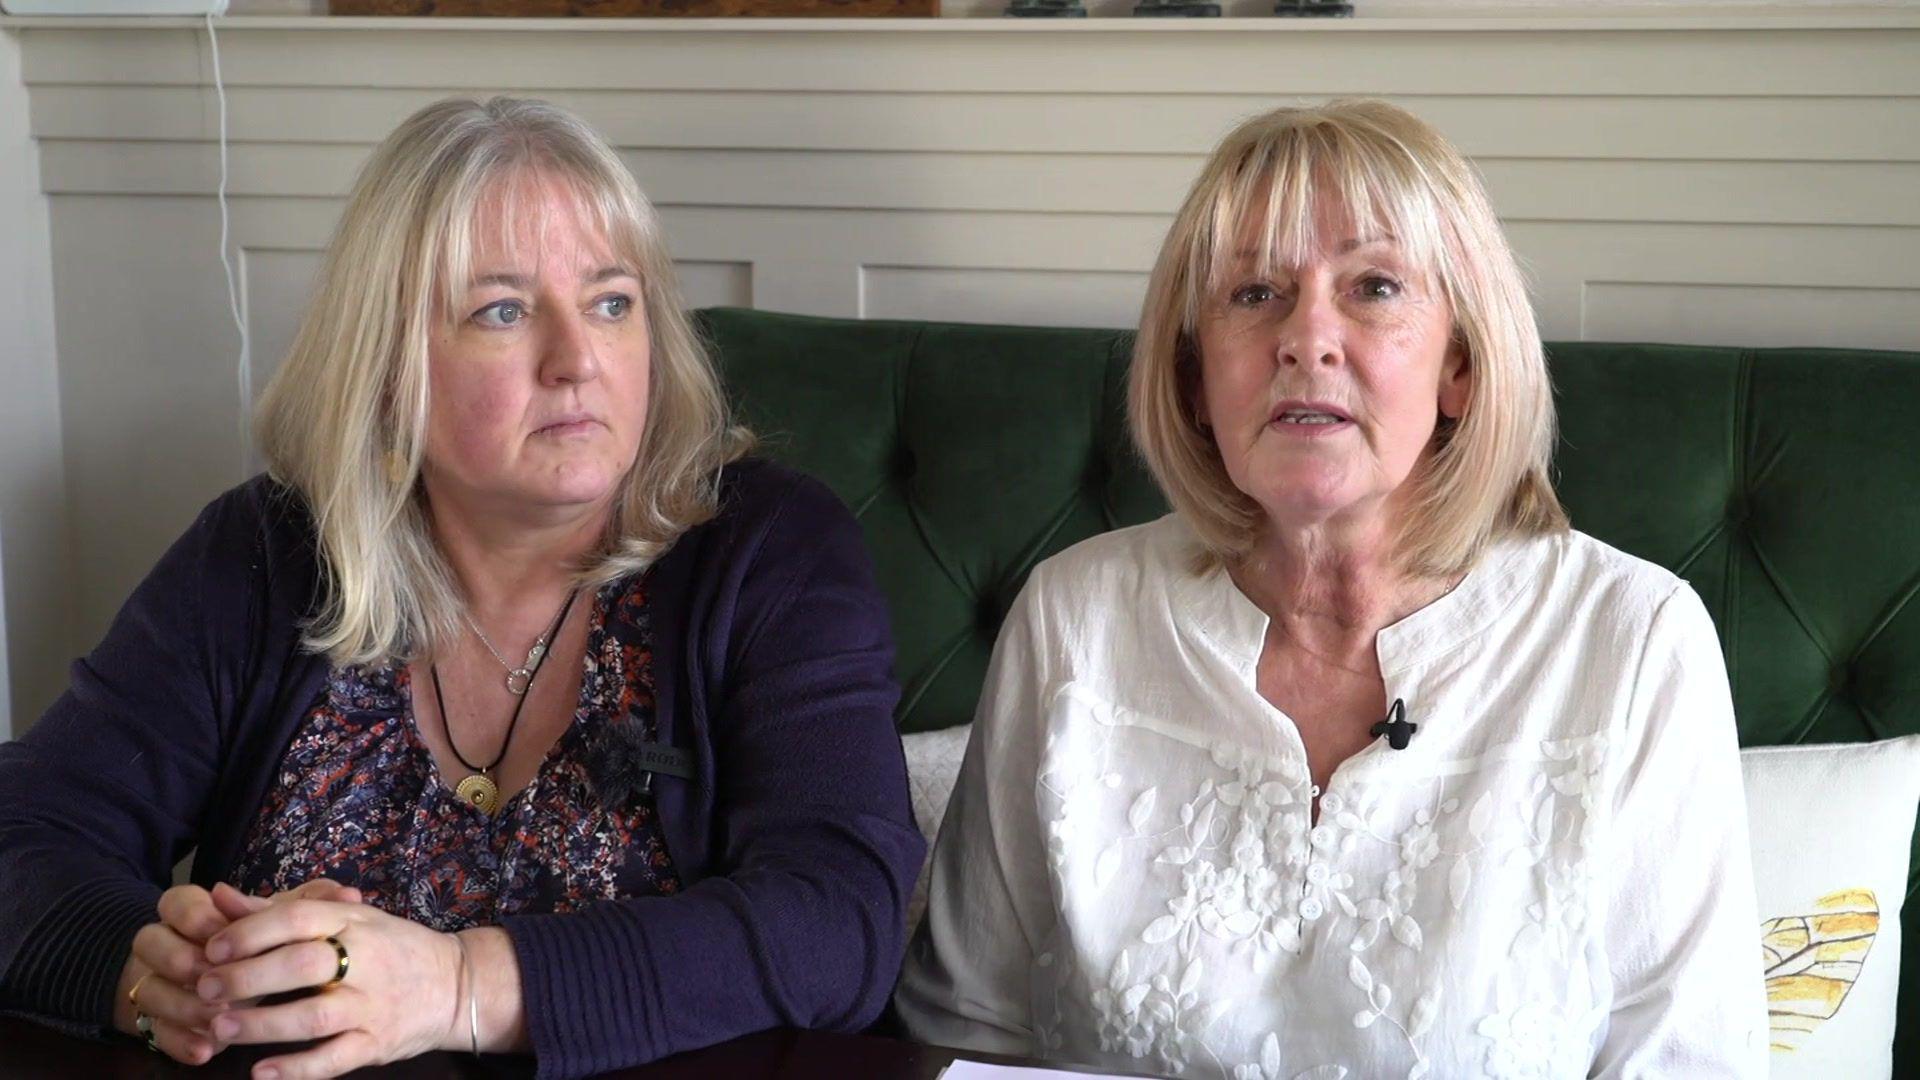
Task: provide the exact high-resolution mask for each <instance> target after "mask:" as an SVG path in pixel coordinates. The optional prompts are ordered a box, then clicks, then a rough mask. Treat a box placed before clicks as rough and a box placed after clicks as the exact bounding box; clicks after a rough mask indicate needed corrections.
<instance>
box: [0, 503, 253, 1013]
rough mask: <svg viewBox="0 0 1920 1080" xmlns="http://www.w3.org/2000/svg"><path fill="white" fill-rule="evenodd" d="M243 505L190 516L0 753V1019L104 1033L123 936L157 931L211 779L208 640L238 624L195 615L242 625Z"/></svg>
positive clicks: (218, 704)
mask: <svg viewBox="0 0 1920 1080" xmlns="http://www.w3.org/2000/svg"><path fill="white" fill-rule="evenodd" d="M242 490H244V489H242ZM246 498H247V496H246V495H244V494H243V493H242V491H236V492H233V493H229V494H228V495H227V496H223V497H222V498H221V499H220V500H218V501H216V502H215V503H214V504H212V505H211V506H209V507H208V508H207V509H206V510H204V511H203V512H202V513H201V515H200V517H199V518H198V519H197V520H196V521H195V522H194V524H193V525H192V527H191V528H189V529H188V530H187V532H186V534H185V535H183V536H182V537H181V538H180V539H179V540H178V541H176V542H175V543H174V545H173V547H172V548H171V549H170V550H169V551H168V552H167V553H166V554H165V555H164V556H163V557H162V558H161V559H160V561H159V563H158V564H157V565H156V566H155V567H154V568H153V570H152V572H151V573H149V574H148V575H147V577H146V579H145V580H144V581H143V582H142V583H141V584H140V586H139V587H138V588H137V589H136V590H135V591H134V593H133V595H132V596H131V597H130V598H129V599H128V600H127V602H126V604H125V606H123V607H122V608H121V609H120V613H119V615H118V616H117V617H116V618H115V619H114V621H113V624H112V626H111V627H110V628H109V629H108V631H107V634H106V636H105V638H103V639H102V640H101V641H100V643H99V644H98V645H97V646H96V647H95V648H94V649H93V651H92V652H91V653H89V654H88V655H87V656H86V657H84V658H83V659H80V660H77V661H75V662H74V664H73V667H72V671H71V683H70V685H69V688H68V689H67V691H66V693H65V694H63V695H62V696H61V697H60V699H59V700H58V701H57V702H55V703H54V705H53V707H52V708H51V709H49V710H48V711H47V713H46V715H45V716H43V717H42V718H41V719H40V721H39V723H37V724H35V725H34V726H33V728H31V729H30V730H29V731H28V732H27V733H26V734H25V735H24V736H22V737H21V738H20V739H18V740H17V741H14V742H11V743H7V744H4V745H0V1009H4V1010H5V1011H7V1012H10V1013H14V1014H16V1015H25V1016H27V1017H28V1018H31V1019H35V1020H38V1021H40V1022H43V1023H49V1024H52V1025H53V1026H56V1027H60V1028H62V1029H64V1030H67V1031H69V1032H72V1033H76V1034H86V1033H93V1034H98V1033H103V1032H104V1031H105V1029H106V1028H107V1027H108V1025H109V1024H110V1023H111V1021H112V1015H113V1004H114V1003H113V992H114V988H115V985H116V983H117V981H118V979H119V975H120V971H121V969H122V967H123V966H124V965H125V963H126V959H127V955H128V952H129V951H130V949H131V948H132V942H133V935H134V932H135V931H136V930H138V929H139V928H140V927H141V926H142V925H144V924H146V923H149V922H152V921H154V919H155V918H156V912H155V904H156V902H157V901H158V899H159V896H160V893H161V891H162V890H163V889H164V888H165V887H166V886H167V884H168V883H169V882H170V880H171V873H172V868H173V866H174V864H175V863H176V862H178V861H179V860H180V859H182V858H184V857H185V856H186V855H187V853H188V852H189V851H190V850H191V849H192V847H193V843H194V837H195V835H196V834H197V832H198V827H199V820H200V817H201V813H202V809H203V808H204V806H205V805H206V802H207V799H208V797H209V795H210V793H211V792H212V790H213V787H214V782H215V778H216V775H217V772H218V767H219V760H220V754H221V744H222V739H221V735H220V731H221V725H220V722H219V719H218V718H219V717H220V716H221V715H223V713H224V712H225V710H226V709H227V706H228V704H229V703H230V702H231V699H232V695H233V691H234V685H233V680H232V679H231V678H228V677H223V676H222V675H221V674H220V673H219V672H218V671H217V670H216V668H217V664H216V657H218V656H221V655H226V654H228V650H227V649H225V648H223V647H222V645H221V644H220V643H219V642H217V641H216V640H215V639H216V637H217V636H223V635H228V634H232V633H236V632H239V627H240V626H244V624H245V620H244V619H242V618H240V617H239V616H238V615H237V614H235V615H232V617H229V618H224V619H210V618H208V617H207V612H208V610H209V609H210V608H211V607H212V606H213V605H215V604H219V603H222V602H224V601H225V600H227V599H229V598H232V597H236V596H237V597H239V598H240V599H239V603H240V608H239V610H240V611H245V610H246V603H247V601H246V599H245V595H246V589H247V581H248V580H249V579H250V576H251V575H250V572H249V569H248V562H247V557H248V556H247V551H248V548H247V543H248V541H250V539H251V535H252V533H251V530H248V529H247V528H246V527H245V520H246V513H245V511H244V503H245V500H246Z"/></svg>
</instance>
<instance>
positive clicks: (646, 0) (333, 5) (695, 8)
mask: <svg viewBox="0 0 1920 1080" xmlns="http://www.w3.org/2000/svg"><path fill="white" fill-rule="evenodd" d="M327 13H328V14H330V15H446V16H473V15H494V16H503V17H505V16H512V17H521V18H528V17H537V18H567V17H571V16H601V17H606V18H649V17H682V18H701V19H705V18H717V17H724V16H739V17H745V18H755V17H757V18H780V19H793V18H803V17H809V16H812V17H821V18H833V19H840V18H852V17H855V16H863V15H872V16H910V17H932V16H935V15H938V14H940V0H327Z"/></svg>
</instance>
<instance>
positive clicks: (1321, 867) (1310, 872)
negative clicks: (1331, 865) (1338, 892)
mask: <svg viewBox="0 0 1920 1080" xmlns="http://www.w3.org/2000/svg"><path fill="white" fill-rule="evenodd" d="M1307 880H1308V881H1311V882H1313V883H1314V884H1315V885H1325V884H1326V883H1327V864H1326V863H1314V864H1313V865H1312V866H1309V867H1307Z"/></svg>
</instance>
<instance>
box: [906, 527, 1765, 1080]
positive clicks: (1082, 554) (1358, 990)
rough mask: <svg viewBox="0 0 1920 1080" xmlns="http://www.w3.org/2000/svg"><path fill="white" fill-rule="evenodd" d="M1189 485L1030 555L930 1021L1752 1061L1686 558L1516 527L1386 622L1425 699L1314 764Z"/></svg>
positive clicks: (1752, 1004)
mask: <svg viewBox="0 0 1920 1080" xmlns="http://www.w3.org/2000/svg"><path fill="white" fill-rule="evenodd" d="M1196 551H1197V548H1196V546H1195V541H1194V539H1193V536H1192V533H1191V531H1190V530H1189V529H1188V528H1187V527H1186V526H1185V524H1184V523H1182V522H1181V520H1180V519H1179V518H1178V517H1177V516H1172V515H1170V516H1168V517H1166V518H1162V519H1161V520H1159V521H1157V522H1154V523H1152V524H1148V525H1143V526H1139V527H1136V528H1131V529H1124V530H1120V531H1118V532H1113V533H1108V534H1105V535H1103V536H1099V537H1095V538H1094V539H1091V540H1088V541H1086V542H1084V543H1082V544H1079V545H1077V546H1076V547H1074V548H1072V549H1071V550H1069V551H1067V552H1065V553H1063V554H1061V555H1059V556H1056V557H1055V558H1052V559H1049V560H1047V561H1046V562H1045V563H1043V564H1042V565H1041V566H1040V567H1039V568H1037V569H1036V570H1035V571H1034V573H1033V576H1032V578H1031V580H1030V581H1029V582H1028V584H1027V586H1026V588H1025V590H1024V591H1023V592H1022V593H1021V595H1020V598H1019V600H1018V601H1017V602H1016V603H1015V605H1014V608H1013V611H1012V612H1011V613H1010V615H1009V616H1008V619H1007V621H1006V623H1005V625H1004V627H1003V629H1002V631H1001V635H1000V640H999V643H998V645H997V646H996V648H995V651H994V658H993V663H992V667H991V669H990V671H989V674H988V676H987V683H986V687H985V691H984V694H983V696H982V698H981V700H980V707H979V712H978V719H977V721H976V723H975V726H974V732H973V736H972V741H971V743H970V744H969V746H968V749H967V754H966V758H965V761H964V763H963V764H962V766H961V769H960V774H959V778H958V781H957V784H956V787H955V790H954V793H953V799H952V802H951V803H950V804H949V807H948V810H947V816H946V818H945V821H944V824H943V825H942V828H941V833H940V840H939V845H938V848H937V851H936V854H935V856H934V860H933V870H932V883H931V887H930V894H929V904H928V911H927V918H926V921H925V923H924V924H923V925H922V927H921V929H920V932H919V934H918V936H917V937H916V938H915V940H914V943H913V945H912V947H911V948H910V949H909V951H908V956H907V966H906V971H905V974H904V976H903V979H902V981H901V986H900V990H899V994H898V1004H899V1007H900V1011H901V1013H902V1015H903V1017H904V1018H905V1020H906V1023H907V1026H908V1028H909V1029H910V1030H911V1031H912V1033H913V1034H914V1035H915V1036H916V1037H918V1038H920V1039H924V1040H926V1041H928V1042H932V1043H938V1044H943V1045H948V1046H958V1047H968V1048H973V1049H978V1050H986V1051H994V1052H1000V1053H1010V1054H1022V1055H1035V1056H1043V1057H1050V1058H1056V1059H1061V1060H1064V1061H1073V1062H1081V1063H1086V1064H1091V1065H1096V1066H1100V1067H1103V1068H1107V1069H1114V1070H1119V1071H1129V1072H1132V1071H1140V1072H1150V1073H1164V1074H1172V1075H1178V1076H1184V1077H1221V1078H1226V1080H1277V1078H1282V1077H1286V1078H1294V1080H1299V1078H1303V1077H1304V1078H1310V1080H1332V1078H1338V1077H1355V1078H1358V1077H1375V1076H1381V1077H1385V1076H1407V1077H1419V1076H1435V1077H1456V1076H1495V1077H1522V1076H1525V1077H1534V1076H1539V1077H1548V1076H1551V1077H1574V1076H1588V1075H1594V1076H1607V1077H1627V1076H1632V1077H1639V1076H1684V1077H1689V1078H1695V1077H1709V1076H1763V1075H1765V1073H1766V1069H1767V1058H1766V1055H1767V1039H1766V1005H1765V998H1764V992H1763V987H1762V982H1761V967H1760V951H1759V917H1758V915H1757V914H1756V912H1755V906H1754V896H1753V884H1752V876H1751V871H1750V868H1749V856H1748V848H1747V827H1746V804H1745V801H1744V796H1743V792H1742V788H1741V781H1740V765H1739V759H1738V753H1737V746H1736V741H1735V733H1734V724H1733V707H1732V702H1731V699H1730V696H1729V693H1728V688H1727V678H1726V671H1725V667H1724V664H1723V662H1722V659H1721V655H1720V649H1719V645H1718V643H1717V641H1716V638H1715V634H1714V628H1713V624H1712V622H1711V620H1710V619H1709V617H1708V615H1707V612H1706V609H1705V608H1704V607H1703V606H1702V605H1701V603H1700V600H1699V598H1698V597H1697V596H1695V594H1694V593H1693V591H1692V590H1691V589H1689V588H1688V587H1687V586H1686V584H1685V583H1684V582H1682V581H1681V580H1680V579H1678V578H1676V577H1675V576H1674V575H1672V574H1670V573H1668V572H1667V571H1665V570H1662V569H1660V568H1659V567H1656V566H1654V565H1652V564H1650V563H1647V562H1643V561H1641V560H1639V559H1636V558H1633V557H1632V556H1629V555H1627V554H1625V553H1623V552H1620V551H1617V550H1615V549H1613V548H1610V547H1607V546H1606V545H1604V544H1602V543H1600V542H1599V541H1597V540H1594V539H1592V538H1591V537H1588V536H1585V535H1582V534H1580V533H1577V532H1576V533H1570V534H1565V535H1561V536H1555V537H1549V538H1539V539H1531V540H1511V541H1506V542H1503V543H1500V544H1497V545H1495V546H1494V547H1493V548H1492V549H1491V550H1490V551H1489V552H1488V553H1487V554H1486V556H1485V557H1483V558H1482V560H1481V561H1480V562H1479V564H1478V565H1476V566H1475V567H1474V569H1473V570H1472V571H1471V572H1470V573H1468V575H1467V576H1466V577H1465V579H1463V580H1462V582H1461V583H1460V585H1459V586H1458V587H1457V588H1456V589H1455V590H1454V591H1453V592H1452V593H1450V594H1448V595H1446V596H1445V597H1443V598H1441V599H1440V600H1438V601H1435V602H1434V603H1432V604H1430V605H1429V606H1427V607H1425V608H1423V609H1421V610H1420V611H1418V612H1416V613H1414V614H1413V615H1411V616H1409V617H1407V618H1406V619H1403V620H1401V621H1400V622H1398V623H1396V624H1394V625H1392V626H1390V627H1388V628H1386V629H1385V630H1383V631H1381V632H1380V634H1379V637H1378V643H1377V648H1378V653H1379V659H1380V669H1381V674H1382V675H1383V676H1384V677H1385V680H1386V696H1387V700H1389V701H1392V700H1394V699H1396V698H1397V699H1401V700H1403V701H1404V702H1405V703H1406V709H1407V719H1409V720H1412V721H1414V722H1415V723H1417V724H1418V725H1419V730H1418V732H1417V734H1415V735H1414V736H1413V738H1412V740H1411V742H1410V744H1409V745H1408V746H1407V747H1406V748H1405V749H1403V750H1393V749H1390V748H1389V747H1388V746H1387V745H1386V740H1385V739H1379V740H1376V741H1375V742H1374V743H1373V744H1371V745H1369V746H1368V747H1367V748H1366V749H1365V750H1363V751H1361V752H1360V753H1359V754H1356V755H1355V756H1354V757H1352V758H1351V759H1349V760H1348V761H1346V762H1345V763H1344V764H1342V765H1341V766H1340V767H1339V769H1338V770H1337V771H1335V773H1334V774H1333V777H1332V779H1331V780H1330V781H1329V782H1328V785H1327V790H1326V792H1325V793H1324V795H1322V797H1321V802H1320V811H1319V820H1318V822H1317V823H1316V822H1314V821H1312V820H1310V816H1311V811H1310V805H1311V800H1312V797H1313V795H1314V794H1315V792H1314V791H1313V790H1312V782H1311V780H1310V779H1309V776H1308V772H1307V767H1306V757H1305V751H1304V749H1303V748H1302V745H1301V742H1300V738H1299V735H1298V732H1297V729H1296V728H1295V727H1294V725H1293V722H1292V721H1290V720H1289V719H1288V718H1287V717H1286V716H1285V715H1284V714H1282V713H1281V712H1279V711H1278V710H1276V709H1274V708H1273V707H1272V706H1271V705H1270V704H1268V703H1267V701H1266V700H1265V699H1264V698H1262V697H1260V695H1259V694H1258V693H1257V692H1256V690H1255V688H1254V665H1255V661H1256V660H1257V659H1258V657H1259V654H1260V650H1261V644H1262V642H1263V641H1264V639H1265V634H1266V628H1267V619H1266V617H1265V615H1263V614H1262V613H1261V612H1260V610H1259V609H1258V608H1256V607H1255V606H1254V605H1253V604H1252V602H1250V601H1249V600H1247V599H1246V597H1245V596H1244V595H1243V594H1242V593H1241V592H1240V591H1239V590H1238V589H1237V588H1236V587H1235V586H1234V585H1233V584H1232V582H1231V581H1230V579H1228V577H1227V576H1226V575H1225V574H1224V573H1222V572H1215V573H1211V574H1204V575H1203V574H1198V573H1195V572H1194V571H1193V570H1192V569H1191V567H1192V561H1193V556H1194V553H1195V552H1196Z"/></svg>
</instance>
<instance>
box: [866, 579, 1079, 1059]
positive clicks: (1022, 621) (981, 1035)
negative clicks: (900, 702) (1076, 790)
mask: <svg viewBox="0 0 1920 1080" xmlns="http://www.w3.org/2000/svg"><path fill="white" fill-rule="evenodd" d="M1039 579H1040V574H1039V572H1036V573H1035V575H1034V576H1033V577H1032V578H1030V579H1029V581H1028V583H1027V586H1026V588H1025V589H1024V590H1023V591H1022V592H1021V594H1020V597H1019V599H1018V600H1016V602H1015V603H1014V606H1013V609H1012V610H1011V611H1010V612H1009V613H1008V615H1007V619H1006V621H1005V622H1004V623H1003V624H1002V628H1001V631H1000V637H999V640H998V641H997V642H996V643H995V645H994V650H993V659H992V662H991V664H990V665H989V667H988V670H987V678H986V684H985V686H984V688H983V690H982V693H981V697H980V704H979V707H978V710H977V712H976V713H975V719H974V724H973V734H972V736H971V737H970V738H969V740H968V742H967V752H966V756H965V758H964V759H963V760H962V762H961V765H960V773H959V776H958V777H957V779H956V780H955V783H954V788H953V797H952V799H951V801H949V802H948V803H947V813H946V818H945V819H944V820H943V821H942V823H941V825H940V838H939V842H938V843H937V844H936V845H935V847H934V855H933V867H932V870H931V875H932V876H931V879H930V882H929V885H928V890H927V914H926V920H925V921H924V922H923V923H921V925H920V929H919V931H918V933H917V934H916V935H915V937H914V941H913V944H912V946H911V947H910V948H909V949H908V950H907V963H906V970H905V972H904V973H903V974H902V976H901V981H900V989H899V992H898V994H897V995H896V997H895V1003H896V1005H897V1006H898V1008H899V1011H900V1016H901V1018H902V1020H904V1021H905V1023H906V1025H907V1029H908V1031H909V1032H911V1033H912V1035H913V1036H914V1037H915V1038H917V1039H920V1040H923V1041H926V1042H929V1043H934V1044H937V1045H942V1046H953V1047H961V1048H966V1049H971V1050H979V1051H984V1052H989V1053H1001V1054H1033V1053H1036V1052H1044V1051H1045V1050H1046V1049H1047V1048H1046V1047H1043V1046H1040V1045H1039V1040H1038V1039H1037V1037H1036V1035H1035V1032H1034V1030H1033V1021H1032V999H1031V986H1032V971H1033V966H1034V964H1035V962H1036V953H1037V951H1038V945H1039V943H1040V942H1042V941H1043V940H1044V935H1045V934H1046V933H1047V931H1048V929H1049V928H1050V926H1051V920H1052V916H1051V915H1050V913H1049V912H1050V908H1049V906H1048V904H1047V898H1048V896H1049V891H1048V886H1047V877H1046V849H1045V846H1044V845H1045V836H1046V833H1045V830H1044V829H1043V828H1042V826H1041V823H1040V819H1039V812H1038V806H1037V803H1036V801H1035V798H1036V783H1037V779H1038V777H1037V770H1038V766H1039V755H1040V740H1041V737H1042V728H1043V726H1044V724H1045V713H1044V710H1045V707H1046V702H1045V700H1044V695H1045V693H1046V689H1047V683H1048V680H1047V678H1046V668H1047V664H1046V659H1047V655H1048V654H1047V650H1048V649H1049V648H1050V647H1052V644H1053V643H1051V642H1049V641H1048V639H1047V630H1046V626H1045V625H1044V620H1043V618H1042V610H1041V603H1040V599H1039V596H1038V594H1039V592H1040V588H1039V584H1038V583H1039Z"/></svg>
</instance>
